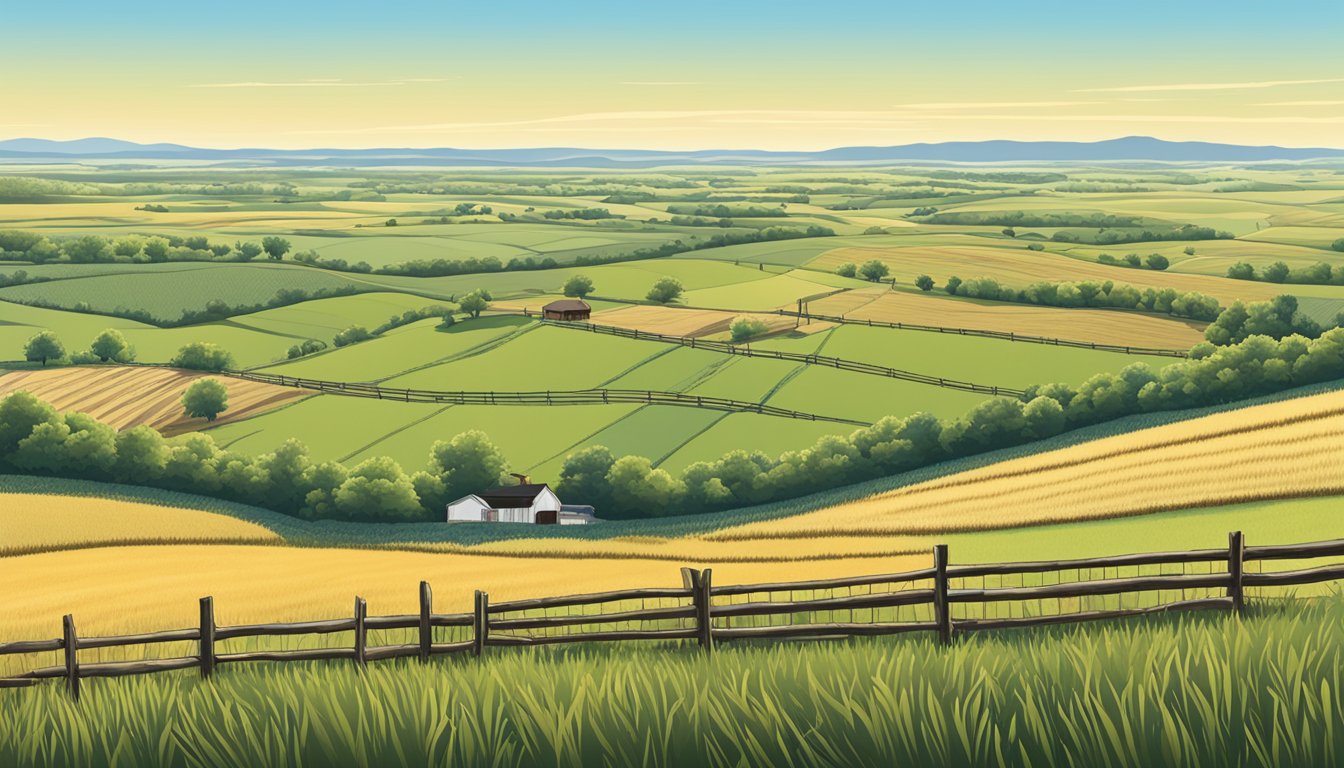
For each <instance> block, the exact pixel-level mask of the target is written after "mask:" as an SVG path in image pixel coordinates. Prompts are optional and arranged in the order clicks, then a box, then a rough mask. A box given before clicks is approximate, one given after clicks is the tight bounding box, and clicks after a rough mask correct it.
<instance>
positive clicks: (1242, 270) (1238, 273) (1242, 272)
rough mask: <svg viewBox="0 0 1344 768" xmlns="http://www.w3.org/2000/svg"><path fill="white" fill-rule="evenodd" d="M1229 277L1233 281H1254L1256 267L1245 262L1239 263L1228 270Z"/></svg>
mask: <svg viewBox="0 0 1344 768" xmlns="http://www.w3.org/2000/svg"><path fill="white" fill-rule="evenodd" d="M1227 276H1228V277H1230V278H1232V279H1233V280H1254V279H1255V267H1254V266H1252V265H1250V264H1247V263H1246V262H1244V261H1238V262H1237V263H1236V264H1233V265H1232V266H1230V267H1228V268H1227Z"/></svg>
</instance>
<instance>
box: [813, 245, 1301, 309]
mask: <svg viewBox="0 0 1344 768" xmlns="http://www.w3.org/2000/svg"><path fill="white" fill-rule="evenodd" d="M1125 247H1126V246H1118V247H1117V248H1116V250H1117V251H1120V252H1122V253H1123V252H1124V251H1123V249H1124V248H1125ZM870 259H877V260H879V261H881V262H882V263H884V264H886V265H887V266H888V267H890V268H891V273H892V276H893V277H895V278H896V280H897V281H899V282H905V283H908V282H909V281H911V280H914V279H915V276H917V275H921V274H926V275H929V276H930V277H932V278H933V279H934V280H935V281H937V283H938V285H940V286H941V285H942V284H943V283H944V282H946V281H947V278H949V277H951V276H952V275H956V276H958V277H960V278H961V279H962V280H969V279H971V278H975V277H992V278H994V279H996V280H999V281H1000V282H1002V283H1003V284H1005V285H1009V286H1013V287H1019V288H1020V287H1023V286H1026V285H1027V284H1029V283H1034V282H1037V281H1041V280H1045V281H1049V282H1058V281H1061V280H1072V281H1081V280H1093V281H1096V282H1099V283H1100V282H1106V281H1107V280H1111V281H1114V282H1115V283H1116V284H1121V285H1123V284H1128V285H1133V286H1134V287H1136V288H1139V289H1144V288H1153V289H1157V290H1160V289H1162V288H1172V289H1175V290H1177V291H1180V292H1186V291H1197V292H1199V293H1203V294H1207V295H1209V296H1212V297H1214V298H1216V299H1218V300H1219V301H1220V302H1222V303H1223V304H1228V303H1230V302H1232V301H1235V300H1237V299H1242V300H1250V301H1263V300H1265V299H1272V298H1274V297H1275V296H1277V295H1278V294H1280V293H1283V287H1282V286H1279V285H1274V284H1272V283H1256V282H1251V281H1249V280H1227V279H1224V278H1220V277H1213V276H1210V275H1193V274H1183V273H1175V272H1156V271H1153V270H1149V269H1124V268H1120V267H1111V266H1107V265H1105V264H1097V263H1095V262H1092V261H1084V260H1081V259H1072V258H1069V257H1068V256H1060V255H1058V254H1053V253H1048V252H1037V251H1028V250H1027V249H1026V246H1022V247H1021V248H986V247H975V246H909V247H903V248H871V247H858V246H854V247H847V248H836V249H833V250H830V251H827V252H825V253H823V254H821V255H820V256H818V257H817V258H816V259H814V260H813V261H812V262H810V263H809V264H808V266H810V267H816V268H819V269H827V270H831V269H835V268H836V267H838V266H840V265H841V264H846V263H853V264H862V263H863V262H865V261H868V260H870Z"/></svg>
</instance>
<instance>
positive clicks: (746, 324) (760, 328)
mask: <svg viewBox="0 0 1344 768" xmlns="http://www.w3.org/2000/svg"><path fill="white" fill-rule="evenodd" d="M766 330H768V328H767V326H766V324H765V323H764V322H762V321H761V320H760V319H758V318H755V317H747V316H745V315H743V316H741V317H737V318H734V319H733V323H732V325H731V326H729V332H730V333H731V334H732V338H733V343H734V344H741V343H742V342H744V341H746V340H748V339H753V338H755V337H757V336H760V335H761V334H763V333H765V332H766Z"/></svg>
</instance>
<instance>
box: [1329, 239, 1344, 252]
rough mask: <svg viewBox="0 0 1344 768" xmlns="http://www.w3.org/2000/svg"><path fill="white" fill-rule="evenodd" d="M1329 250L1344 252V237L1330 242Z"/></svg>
mask: <svg viewBox="0 0 1344 768" xmlns="http://www.w3.org/2000/svg"><path fill="white" fill-rule="evenodd" d="M1330 250H1332V251H1339V252H1341V253H1344V237H1341V238H1339V239H1338V240H1336V241H1335V242H1333V243H1331V244H1330Z"/></svg>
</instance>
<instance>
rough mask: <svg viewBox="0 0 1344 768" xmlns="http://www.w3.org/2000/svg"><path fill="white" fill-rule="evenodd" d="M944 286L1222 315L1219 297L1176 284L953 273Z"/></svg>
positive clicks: (1069, 303) (1066, 302)
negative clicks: (1005, 281)
mask: <svg viewBox="0 0 1344 768" xmlns="http://www.w3.org/2000/svg"><path fill="white" fill-rule="evenodd" d="M943 290H944V291H946V292H947V293H948V294H950V295H953V296H965V297H966V298H971V299H989V300H991V301H1013V302H1018V303H1021V304H1041V305H1044V306H1047V307H1097V308H1111V309H1136V310H1141V311H1144V312H1162V313H1164V314H1168V315H1171V316H1173V317H1186V318H1190V319H1191V320H1213V319H1214V318H1216V317H1217V316H1218V312H1219V311H1220V307H1219V305H1218V300H1217V299H1215V298H1213V297H1212V296H1207V295H1205V294H1202V293H1198V292H1196V291H1187V292H1185V293H1179V292H1177V291H1176V290H1174V289H1172V288H1163V289H1161V290H1155V289H1153V288H1145V289H1143V290H1142V291H1140V290H1139V289H1138V288H1135V287H1134V286H1132V285H1117V284H1115V283H1114V282H1112V281H1110V280H1107V281H1105V282H1101V283H1098V282H1095V281H1091V280H1084V281H1082V282H1076V283H1075V282H1067V281H1066V282H1058V283H1052V282H1047V281H1040V282H1035V283H1032V284H1031V285H1028V286H1027V287H1026V288H1020V289H1019V288H1010V287H1008V286H1005V285H1002V284H1001V283H999V281H998V280H995V279H994V278H992V277H974V278H971V279H970V280H965V281H963V280H962V279H961V278H960V277H957V276H956V275H953V276H952V277H949V278H948V279H947V283H946V284H945V285H944V286H943Z"/></svg>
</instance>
